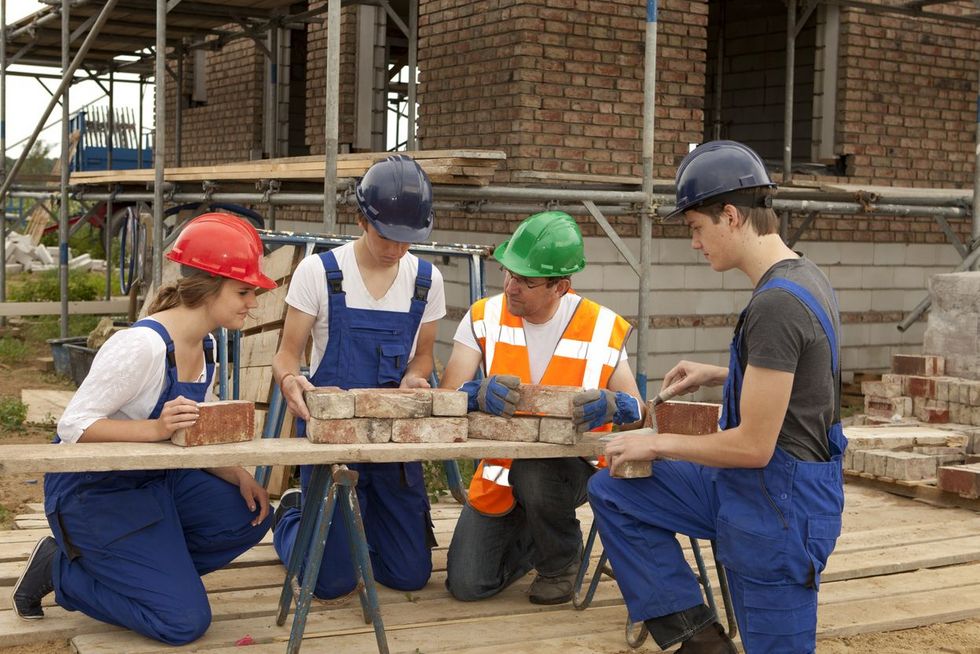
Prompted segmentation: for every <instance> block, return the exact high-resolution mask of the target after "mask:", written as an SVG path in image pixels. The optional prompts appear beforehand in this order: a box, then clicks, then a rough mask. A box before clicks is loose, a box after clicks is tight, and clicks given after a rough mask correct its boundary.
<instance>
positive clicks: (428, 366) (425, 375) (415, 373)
mask: <svg viewBox="0 0 980 654" xmlns="http://www.w3.org/2000/svg"><path fill="white" fill-rule="evenodd" d="M431 375H432V356H431V355H430V356H417V355H416V356H415V357H413V358H412V360H411V361H410V362H409V363H408V368H406V369H405V379H408V378H410V377H418V378H419V379H425V380H428V379H429V377H430V376H431Z"/></svg>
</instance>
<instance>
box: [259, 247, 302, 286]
mask: <svg viewBox="0 0 980 654" xmlns="http://www.w3.org/2000/svg"><path fill="white" fill-rule="evenodd" d="M298 251H299V248H298V247H296V246H295V245H283V246H281V247H279V248H277V249H276V250H275V251H274V252H271V253H269V254H267V255H266V256H264V257H262V272H263V274H265V275H266V276H267V277H269V278H270V279H273V280H275V281H276V282H282V280H284V279H286V278H287V277H288V276H290V275H292V274H293V269H294V268H295V267H296V263H297V262H296V254H297V253H298Z"/></svg>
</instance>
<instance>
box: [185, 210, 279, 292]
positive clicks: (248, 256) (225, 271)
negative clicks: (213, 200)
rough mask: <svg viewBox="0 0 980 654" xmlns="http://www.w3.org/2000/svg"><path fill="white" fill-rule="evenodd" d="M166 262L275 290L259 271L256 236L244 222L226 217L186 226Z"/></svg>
mask: <svg viewBox="0 0 980 654" xmlns="http://www.w3.org/2000/svg"><path fill="white" fill-rule="evenodd" d="M167 258H168V259H170V260H171V261H175V262H177V263H179V264H181V265H184V266H190V267H191V268H197V269H198V270H203V271H205V272H208V273H211V274H212V275H219V276H221V277H227V278H229V279H235V280H238V281H240V282H244V283H246V284H251V285H253V286H258V287H260V288H275V287H276V283H275V282H274V281H272V280H271V279H269V278H268V277H266V276H265V275H263V274H262V271H261V269H260V268H261V266H260V262H261V261H262V239H261V238H259V233H258V232H256V231H255V228H254V227H252V226H251V225H250V224H248V223H247V222H245V221H244V220H242V219H240V218H236V217H235V216H232V215H229V214H226V213H206V214H202V215H200V216H198V217H197V218H195V219H194V220H192V221H190V222H189V223H187V225H185V226H184V229H183V230H182V231H181V232H180V236H178V237H177V241H176V242H175V243H174V247H173V249H172V250H170V252H168V253H167Z"/></svg>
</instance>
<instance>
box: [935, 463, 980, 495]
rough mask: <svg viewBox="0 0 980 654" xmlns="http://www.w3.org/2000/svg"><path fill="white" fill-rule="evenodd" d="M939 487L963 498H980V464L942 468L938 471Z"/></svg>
mask: <svg viewBox="0 0 980 654" xmlns="http://www.w3.org/2000/svg"><path fill="white" fill-rule="evenodd" d="M939 487H940V488H942V489H943V490H944V491H948V492H950V493H959V494H960V495H962V496H963V497H969V498H977V497H980V463H973V464H970V465H962V466H943V467H941V468H940V469H939Z"/></svg>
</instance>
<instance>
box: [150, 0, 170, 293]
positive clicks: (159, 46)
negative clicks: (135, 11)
mask: <svg viewBox="0 0 980 654" xmlns="http://www.w3.org/2000/svg"><path fill="white" fill-rule="evenodd" d="M156 36H157V41H156V52H155V53H154V54H155V55H156V62H155V64H156V65H155V71H156V72H155V74H154V76H155V79H154V80H153V84H154V87H155V88H154V92H155V94H156V97H155V98H154V99H155V100H156V115H155V118H154V121H153V132H154V134H153V286H154V288H156V289H159V288H160V284H161V282H162V280H163V163H164V160H165V159H166V152H167V142H166V137H167V127H166V125H167V121H166V112H167V102H166V100H167V97H166V92H167V1H166V0H157V29H156Z"/></svg>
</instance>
